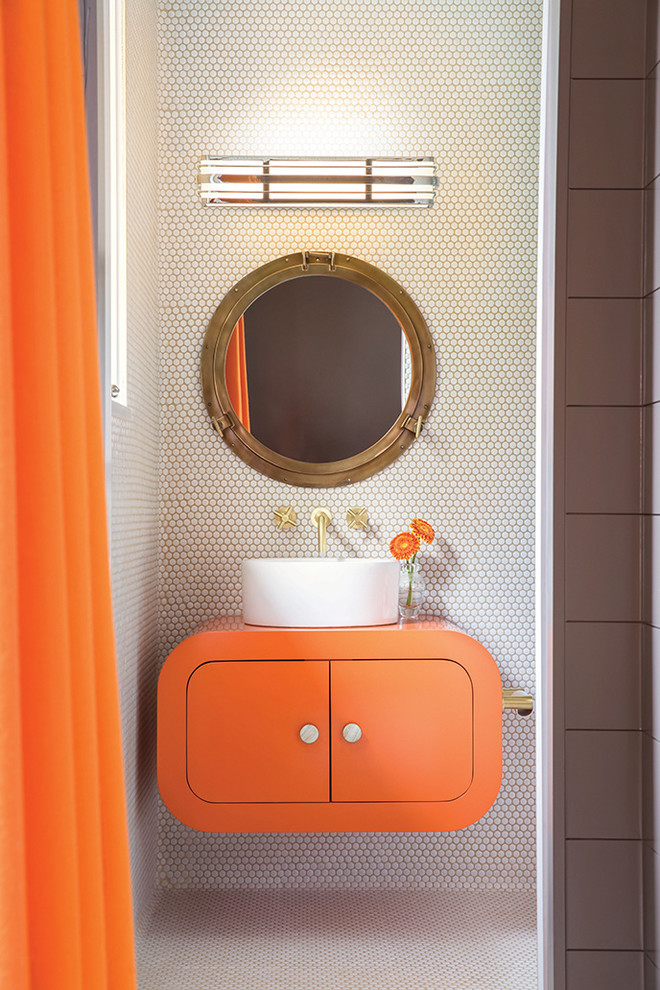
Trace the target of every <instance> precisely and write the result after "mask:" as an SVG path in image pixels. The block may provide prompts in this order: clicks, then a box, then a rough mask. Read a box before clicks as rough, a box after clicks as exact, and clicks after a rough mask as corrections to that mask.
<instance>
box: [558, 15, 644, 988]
mask: <svg viewBox="0 0 660 990" xmlns="http://www.w3.org/2000/svg"><path fill="white" fill-rule="evenodd" d="M646 8H647V0H572V3H571V2H564V3H562V20H563V27H562V53H561V57H562V62H563V83H562V88H561V90H560V141H559V211H560V213H559V217H558V231H559V236H558V300H557V317H558V318H557V330H558V333H557V338H558V340H557V344H558V349H557V355H558V361H557V368H558V374H557V389H558V393H557V394H558V402H559V404H560V409H563V410H564V413H563V415H562V414H561V413H560V415H559V417H558V431H557V439H558V450H559V451H560V452H561V451H562V446H563V456H562V460H561V464H560V465H559V467H558V479H559V485H560V490H559V492H558V499H557V506H558V512H559V517H558V519H557V527H558V530H560V532H561V534H562V536H563V539H561V543H560V550H559V554H558V560H559V561H561V558H562V557H563V561H562V562H561V564H560V567H559V568H558V589H559V594H558V596H557V597H558V600H559V603H560V604H559V609H558V614H559V615H560V616H561V623H560V627H559V628H558V629H557V640H558V643H557V647H558V648H557V656H558V659H560V658H561V655H562V654H563V659H564V676H563V684H562V685H561V687H562V688H563V692H564V700H565V704H564V706H563V712H562V713H560V716H561V715H562V714H563V724H561V725H560V733H559V735H558V737H557V739H558V766H561V765H562V763H563V766H564V780H565V786H564V793H563V795H562V796H561V797H562V799H563V808H562V813H561V818H560V821H559V822H558V825H559V830H560V831H561V832H563V834H562V835H561V838H560V843H561V845H560V848H559V855H558V858H557V861H558V863H561V862H562V861H563V863H564V875H563V877H561V878H560V883H559V884H558V891H559V900H558V920H559V939H558V944H559V945H560V947H561V956H560V958H559V959H558V961H557V982H556V988H557V990H560V988H563V986H564V978H565V986H566V988H567V990H591V988H594V990H641V988H642V987H643V986H644V951H643V950H644V940H643V928H644V926H643V916H642V860H643V844H642V741H643V738H642V737H643V734H642V731H641V727H642V723H641V711H640V707H641V706H640V698H641V653H642V649H641V647H642V631H643V629H642V581H641V572H642V534H643V529H644V516H643V508H644V507H643V505H642V419H643V408H642V407H643V401H644V397H643V394H642V384H641V381H642V375H641V372H642V351H643V348H642V329H643V318H642V314H643V298H644V294H645V291H646V289H645V272H644V197H645V192H644V187H645V181H646V178H645V162H644V132H645V102H644V94H645V88H646V85H645V76H646V74H647V71H648V68H649V66H648V61H647V58H646V38H647V9H646ZM562 121H563V124H562ZM562 211H563V215H562ZM564 368H565V375H563V374H561V370H562V369H564ZM562 612H563V616H562V615H561V613H562ZM559 804H560V805H561V801H560V802H559ZM562 888H563V889H562ZM562 943H564V945H562ZM564 948H565V950H566V952H565V968H564V965H563V956H564V954H563V950H564Z"/></svg>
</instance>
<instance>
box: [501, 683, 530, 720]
mask: <svg viewBox="0 0 660 990" xmlns="http://www.w3.org/2000/svg"><path fill="white" fill-rule="evenodd" d="M510 709H513V710H514V711H516V712H517V713H518V715H525V716H527V715H531V714H532V711H533V709H534V699H533V698H532V696H531V695H530V694H525V692H524V691H521V690H520V688H503V690H502V711H503V712H506V711H507V710H510Z"/></svg>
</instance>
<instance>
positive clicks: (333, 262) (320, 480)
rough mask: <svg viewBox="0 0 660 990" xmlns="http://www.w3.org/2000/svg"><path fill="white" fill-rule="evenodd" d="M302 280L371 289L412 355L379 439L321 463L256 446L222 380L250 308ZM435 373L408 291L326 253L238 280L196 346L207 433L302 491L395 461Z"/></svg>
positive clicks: (414, 432)
mask: <svg viewBox="0 0 660 990" xmlns="http://www.w3.org/2000/svg"><path fill="white" fill-rule="evenodd" d="M304 275H325V276H328V277H329V278H343V279H346V280H347V281H348V282H354V283H355V284H356V285H361V286H363V287H364V288H366V289H368V290H369V291H370V292H373V294H374V295H375V296H377V297H378V298H379V299H380V300H381V302H383V303H385V305H386V306H387V307H388V309H389V310H391V312H392V313H393V314H394V316H395V317H396V318H397V320H398V321H399V323H400V324H401V328H402V330H403V332H404V334H405V335H406V338H407V340H408V344H409V345H410V353H411V358H412V381H411V385H410V392H409V393H408V398H407V400H406V404H405V406H404V408H403V409H402V411H401V415H400V416H399V417H398V419H397V420H396V422H395V423H394V424H393V425H392V427H391V428H390V429H389V430H388V432H387V433H386V434H385V436H383V437H381V439H380V440H378V442H377V443H375V444H372V446H371V447H368V448H367V449H366V450H363V451H362V452H361V453H359V454H355V455H354V456H353V457H347V458H345V459H344V460H341V461H328V462H325V463H320V464H317V463H313V462H309V461H297V460H294V459H293V458H291V457H285V456H283V455H282V454H278V453H276V452H275V451H273V450H271V449H270V448H269V447H266V446H264V445H263V444H262V443H260V442H259V441H258V440H257V438H256V437H254V436H253V435H252V434H251V433H249V432H248V430H246V429H245V427H244V426H243V424H242V423H241V422H240V421H239V419H238V416H237V414H236V412H235V410H234V408H233V406H232V404H231V400H230V398H229V393H228V391H227V382H226V378H225V359H226V355H227V347H228V345H229V339H230V337H231V335H232V333H233V331H234V327H235V326H236V324H237V323H238V320H239V318H240V317H241V316H242V315H243V313H244V312H245V310H246V309H247V308H248V306H249V305H250V303H252V302H254V300H255V299H256V298H257V297H258V296H260V295H261V294H262V293H264V292H266V291H267V290H268V289H270V288H272V287H273V286H274V285H279V283H280V282H285V281H287V280H288V279H292V278H299V277H301V276H304ZM435 375H436V364H435V351H434V348H433V341H432V339H431V334H430V333H429V329H428V327H427V325H426V323H425V321H424V318H423V316H422V314H421V313H420V311H419V310H418V309H417V306H416V305H415V303H414V302H413V301H412V299H411V298H410V296H409V295H408V293H407V292H406V291H405V290H404V289H402V288H401V286H400V285H399V284H398V283H397V282H395V281H394V279H392V278H390V277H389V275H386V274H385V273H384V272H381V271H380V270H379V269H378V268H375V267H374V266H373V265H369V264H367V263H366V262H365V261H359V260H358V259H357V258H351V257H348V256H347V255H344V254H342V255H339V254H334V253H328V252H309V251H303V252H300V253H298V254H290V255H287V256H286V257H285V258H278V259H277V260H276V261H271V262H269V263H268V264H267V265H263V266H262V267H261V268H257V269H255V270H254V271H253V272H250V274H249V275H246V276H245V278H242V279H241V281H240V282H238V283H237V284H236V285H235V286H234V287H233V289H231V290H230V291H229V292H228V293H227V295H226V296H225V297H224V299H223V300H222V302H221V303H220V305H219V306H218V308H217V309H216V311H215V313H214V314H213V316H212V317H211V320H210V322H209V325H208V328H207V330H206V336H205V338H204V345H203V348H202V389H203V392H204V402H205V404H206V409H207V412H208V413H209V415H210V417H211V421H212V423H213V427H214V429H215V430H216V431H217V432H218V433H219V434H220V436H221V437H222V439H223V440H224V441H225V443H227V444H228V445H229V447H231V449H232V450H233V451H234V452H235V453H236V454H238V456H239V457H240V458H241V459H242V460H244V461H245V462H246V464H249V465H250V466H251V467H253V468H256V469H257V471H260V472H261V473H262V474H265V475H268V477H270V478H274V479H275V480H277V481H283V482H286V483H287V484H289V485H300V486H304V487H309V488H332V487H335V486H337V485H347V484H351V483H352V482H355V481H362V480H363V479H364V478H368V477H370V475H372V474H376V472H377V471H380V470H382V468H384V467H386V466H387V465H388V464H391V462H392V461H394V460H395V459H396V458H397V457H399V456H400V455H401V454H402V453H403V451H404V450H406V449H407V448H408V447H409V446H410V444H411V443H412V442H413V440H415V439H416V438H417V437H418V436H419V433H420V430H421V427H422V425H423V423H424V421H425V420H426V417H427V415H428V412H429V409H430V407H431V402H432V399H433V395H434V392H435Z"/></svg>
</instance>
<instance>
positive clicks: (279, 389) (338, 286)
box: [225, 275, 412, 463]
mask: <svg viewBox="0 0 660 990" xmlns="http://www.w3.org/2000/svg"><path fill="white" fill-rule="evenodd" d="M411 371H412V362H411V357H410V348H409V345H408V341H407V338H406V336H405V334H404V333H403V331H402V329H401V325H400V323H399V321H398V320H397V318H396V317H395V316H394V315H393V313H392V312H391V311H390V310H389V309H388V307H387V306H386V305H385V303H383V302H382V301H381V300H380V299H379V298H378V297H377V296H376V295H374V294H373V293H372V292H370V291H369V290H368V289H366V288H364V287H363V286H361V285H357V284H356V283H354V282H349V281H347V280H346V279H343V278H331V277H327V276H322V275H303V276H299V277H297V278H292V279H288V280H286V281H284V282H281V283H279V284H278V285H275V286H273V287H272V288H270V289H268V290H267V291H266V292H264V293H262V295H260V296H259V297H258V298H257V299H255V300H254V302H252V303H251V304H250V306H248V308H247V309H246V310H245V312H244V313H243V315H242V317H241V319H240V320H239V321H238V323H237V324H236V326H235V327H234V331H233V333H232V335H231V339H230V342H229V346H228V349H227V356H226V361H225V378H226V384H227V391H228V393H229V397H230V400H231V403H232V406H233V407H234V411H235V413H236V415H237V416H238V418H239V419H240V421H241V423H242V424H243V426H244V427H245V429H246V430H248V431H249V432H250V433H251V434H252V435H253V436H254V437H256V439H257V440H259V441H260V442H261V443H262V444H264V446H266V447H268V448H270V449H271V450H273V451H275V452H276V453H278V454H282V455H283V456H285V457H290V458H293V459H294V460H298V461H307V462H312V463H325V462H330V461H339V460H344V459H345V458H349V457H353V456H355V455H357V454H359V453H361V452H362V451H364V450H366V449H367V448H369V447H371V446H372V444H374V443H376V442H377V441H378V440H380V438H381V437H382V436H384V435H385V434H386V433H387V432H388V430H389V429H390V428H391V427H392V426H393V425H394V423H395V422H396V421H397V419H398V418H399V416H400V414H401V411H402V409H403V407H404V405H405V402H406V399H407V397H408V392H409V389H410V377H411Z"/></svg>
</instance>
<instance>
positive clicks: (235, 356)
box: [225, 316, 250, 431]
mask: <svg viewBox="0 0 660 990" xmlns="http://www.w3.org/2000/svg"><path fill="white" fill-rule="evenodd" d="M225 381H226V383H227V392H228V393H229V399H230V401H231V404H232V406H233V407H234V410H235V411H236V415H237V416H238V418H239V420H240V421H241V423H242V424H243V426H244V427H245V429H246V430H248V431H249V429H250V403H249V399H248V385H247V364H246V360H245V323H244V320H243V317H242V316H241V318H240V320H239V321H238V323H237V324H236V326H235V327H234V330H233V332H232V335H231V337H230V339H229V345H228V346H227V357H226V359H225Z"/></svg>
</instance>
